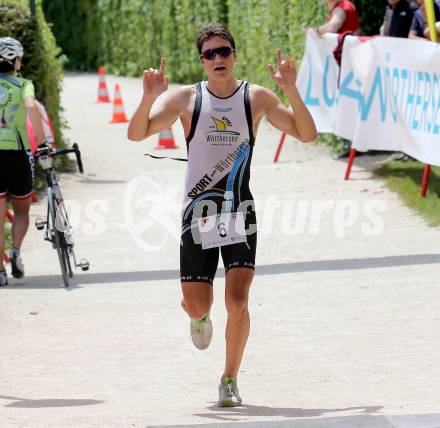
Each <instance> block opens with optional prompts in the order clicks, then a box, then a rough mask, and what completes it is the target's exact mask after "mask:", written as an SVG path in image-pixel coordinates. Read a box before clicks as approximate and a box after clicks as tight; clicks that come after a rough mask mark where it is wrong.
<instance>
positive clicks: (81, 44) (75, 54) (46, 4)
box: [42, 0, 99, 70]
mask: <svg viewBox="0 0 440 428" xmlns="http://www.w3.org/2000/svg"><path fill="white" fill-rule="evenodd" d="M42 7H43V11H44V14H45V16H46V19H47V20H48V21H49V22H50V23H51V25H52V31H53V32H54V34H56V37H57V43H58V45H59V46H62V48H63V53H64V55H65V56H66V64H65V66H66V68H68V69H73V70H90V69H94V68H96V65H97V57H98V47H99V42H98V40H97V36H99V31H97V28H99V25H98V21H97V14H96V12H97V2H96V0H95V1H91V0H75V1H73V0H42Z"/></svg>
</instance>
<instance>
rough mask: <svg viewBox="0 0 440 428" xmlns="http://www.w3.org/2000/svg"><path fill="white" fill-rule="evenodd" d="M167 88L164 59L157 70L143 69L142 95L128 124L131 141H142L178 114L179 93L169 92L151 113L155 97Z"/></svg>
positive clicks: (166, 126) (172, 121)
mask: <svg viewBox="0 0 440 428" xmlns="http://www.w3.org/2000/svg"><path fill="white" fill-rule="evenodd" d="M167 89H168V78H167V77H166V76H165V60H164V59H163V58H162V59H161V61H160V68H159V70H155V69H152V68H150V69H149V70H145V71H144V77H143V95H142V99H141V102H140V103H139V106H138V108H137V109H136V111H135V113H134V115H133V117H132V118H131V120H130V124H129V125H128V132H127V137H128V139H129V140H132V141H142V140H144V139H145V138H147V137H149V136H150V135H153V134H156V133H158V132H160V131H162V130H163V129H166V128H168V127H169V126H171V125H172V124H173V123H174V122H175V120H176V119H177V118H178V117H179V115H180V110H179V108H178V105H177V104H176V98H178V96H179V94H178V93H175V94H170V95H169V96H168V97H167V98H166V99H165V100H164V102H163V103H161V105H160V106H159V107H158V108H157V109H156V110H155V111H154V112H153V113H151V107H152V106H153V104H154V102H155V101H156V99H157V98H158V97H159V96H160V95H161V94H162V93H164V92H165V91H166V90H167Z"/></svg>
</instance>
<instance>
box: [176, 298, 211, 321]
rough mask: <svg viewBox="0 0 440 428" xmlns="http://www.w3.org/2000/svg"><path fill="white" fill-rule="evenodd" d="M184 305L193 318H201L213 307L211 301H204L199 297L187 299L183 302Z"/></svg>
mask: <svg viewBox="0 0 440 428" xmlns="http://www.w3.org/2000/svg"><path fill="white" fill-rule="evenodd" d="M182 306H183V307H184V309H185V311H186V312H187V314H188V315H189V317H190V318H191V319H193V320H201V319H202V318H204V317H205V316H206V315H207V314H208V312H209V310H210V309H211V308H210V303H209V301H202V300H198V299H185V300H184V301H183V303H182Z"/></svg>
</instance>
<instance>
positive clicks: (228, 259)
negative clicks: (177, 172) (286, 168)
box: [128, 24, 316, 406]
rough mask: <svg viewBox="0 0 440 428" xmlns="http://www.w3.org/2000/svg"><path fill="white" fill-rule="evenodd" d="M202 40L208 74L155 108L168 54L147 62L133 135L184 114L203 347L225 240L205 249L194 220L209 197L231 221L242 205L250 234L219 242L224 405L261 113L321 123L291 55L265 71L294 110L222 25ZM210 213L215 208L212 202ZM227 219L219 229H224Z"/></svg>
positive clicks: (195, 332)
mask: <svg viewBox="0 0 440 428" xmlns="http://www.w3.org/2000/svg"><path fill="white" fill-rule="evenodd" d="M196 44H197V49H198V52H199V56H200V61H201V64H202V66H203V68H204V69H205V71H206V73H207V76H208V80H207V81H204V82H200V83H197V84H196V85H189V86H183V87H180V88H179V89H177V90H176V91H175V92H173V93H172V94H170V95H168V96H167V97H166V99H165V100H164V101H163V103H161V104H160V106H158V108H157V110H156V111H154V112H150V110H151V107H152V105H153V103H154V102H155V100H156V98H157V97H158V96H159V95H161V94H162V93H163V92H165V91H166V90H167V88H168V79H167V77H166V75H165V60H164V59H163V58H162V59H161V63H160V69H159V70H155V69H151V68H150V69H149V70H146V71H145V72H144V78H143V97H142V100H141V102H140V104H139V107H138V108H137V110H136V112H135V114H134V116H133V118H132V120H131V122H130V125H129V129H128V138H129V139H130V140H134V141H141V140H143V139H145V138H147V137H149V136H150V135H153V134H155V133H158V132H160V131H161V130H163V129H166V128H168V127H169V126H171V125H172V124H173V123H174V122H175V121H176V119H180V121H181V123H182V126H183V129H184V132H185V136H186V141H187V150H188V168H187V174H186V184H185V195H184V204H183V210H182V240H181V247H180V270H181V284H182V292H183V300H182V306H183V308H184V310H185V311H186V312H187V313H188V315H189V317H190V318H191V323H190V327H191V328H190V331H191V337H192V339H193V343H194V345H195V346H196V347H197V348H199V349H205V348H206V347H207V346H208V345H209V343H210V341H211V337H212V324H211V320H210V318H209V312H210V308H211V305H212V301H213V290H212V283H213V280H214V275H215V272H216V269H217V263H218V258H219V248H218V247H215V246H214V247H213V248H209V245H211V246H212V244H213V242H212V236H211V237H210V238H205V239H207V241H206V244H207V247H206V248H207V249H202V245H201V244H200V239H201V233H199V226H200V230H201V229H202V228H203V220H202V221H200V222H198V221H197V220H198V219H199V218H200V217H206V212H204V211H203V210H201V209H200V207H203V206H204V205H207V203H208V202H210V203H211V208H212V204H214V205H215V208H216V209H217V211H218V212H220V210H221V212H222V213H223V216H224V217H225V219H226V223H227V221H228V220H229V221H232V218H234V219H235V218H236V217H237V218H238V217H239V215H238V213H243V217H244V220H245V227H246V236H245V239H244V242H243V241H239V240H238V241H236V242H239V243H232V242H228V244H229V245H223V246H221V247H220V250H221V254H222V258H223V263H224V266H225V272H226V292H225V303H226V308H227V313H228V319H227V324H226V364H225V370H224V372H223V375H222V377H221V379H220V386H219V405H220V406H239V405H240V404H241V398H240V395H239V391H238V387H237V380H236V377H237V373H238V369H239V367H240V363H241V360H242V356H243V351H244V348H245V345H246V341H247V338H248V335H249V312H248V294H249V288H250V286H251V283H252V280H253V276H254V266H255V250H256V244H257V237H256V235H257V234H256V228H255V223H256V218H255V213H254V210H253V204H252V194H251V192H250V190H249V178H250V163H251V157H252V151H253V147H254V141H255V135H256V133H257V130H258V126H259V124H260V121H261V119H262V118H263V117H264V116H265V117H266V118H267V119H268V120H269V122H270V123H271V124H272V125H273V126H275V127H276V128H277V129H279V130H281V131H283V132H286V133H287V134H289V135H291V136H293V137H295V138H297V139H299V140H300V141H303V142H311V141H314V140H315V138H316V128H315V124H314V122H313V119H312V117H311V115H310V113H309V112H308V110H307V108H306V106H305V105H304V103H303V101H302V100H301V97H300V95H299V93H298V90H297V88H296V86H295V80H296V67H295V64H294V62H293V60H292V59H291V58H289V57H288V56H287V57H286V58H285V60H283V59H282V55H281V51H280V50H279V49H278V51H277V67H276V68H274V67H273V66H272V65H269V66H268V67H269V74H270V75H271V77H272V79H273V80H274V81H275V82H276V83H277V84H278V85H279V87H280V88H281V89H282V90H283V92H284V94H285V95H286V96H287V98H288V99H289V102H290V104H291V106H292V110H289V109H287V108H286V107H284V106H283V104H282V103H281V101H280V100H279V98H278V97H277V96H276V95H275V94H274V93H273V92H272V91H270V90H269V89H266V88H263V87H261V86H258V85H253V84H250V83H248V82H246V81H240V80H236V79H235V77H234V64H235V62H236V60H237V56H236V50H235V42H234V39H233V37H232V35H231V34H230V32H229V30H228V29H227V28H226V27H225V26H223V25H221V24H208V25H206V26H204V27H202V28H201V29H200V31H199V33H198V36H197V40H196ZM211 214H212V211H211V213H209V212H208V215H211ZM228 215H229V217H228ZM215 217H216V216H214V218H215ZM222 218H223V217H221V218H220V220H222ZM205 220H206V219H205ZM217 221H219V220H218V218H217ZM237 221H238V220H237ZM226 223H225V224H226ZM216 226H218V228H219V229H218V230H219V235H220V236H222V237H227V236H228V233H230V231H228V230H226V229H225V227H227V226H225V225H224V224H223V225H221V223H218V224H217V223H216ZM222 228H223V232H224V233H223V234H222V233H220V232H221V230H222ZM238 229H240V228H238ZM209 239H211V241H210V240H209ZM226 239H227V238H226ZM231 239H232V238H231ZM234 239H238V237H236V236H234ZM202 243H203V239H202ZM214 245H215V242H214Z"/></svg>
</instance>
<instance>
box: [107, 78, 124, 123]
mask: <svg viewBox="0 0 440 428" xmlns="http://www.w3.org/2000/svg"><path fill="white" fill-rule="evenodd" d="M125 122H128V119H127V116H126V115H125V111H124V104H123V103H122V96H121V88H120V87H119V85H118V84H116V85H115V97H114V100H113V118H112V120H111V121H110V123H125Z"/></svg>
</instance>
